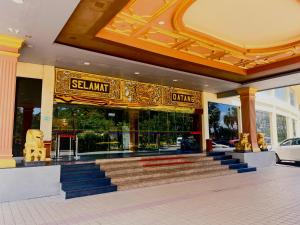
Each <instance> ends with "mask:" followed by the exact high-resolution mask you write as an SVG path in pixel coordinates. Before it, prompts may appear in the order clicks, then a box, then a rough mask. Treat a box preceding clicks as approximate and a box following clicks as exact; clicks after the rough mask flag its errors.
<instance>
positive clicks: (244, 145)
mask: <svg viewBox="0 0 300 225" xmlns="http://www.w3.org/2000/svg"><path fill="white" fill-rule="evenodd" d="M248 136H249V134H248V133H241V134H240V141H239V142H238V143H237V144H236V145H235V150H236V151H237V152H248V151H251V144H250V143H249V140H248Z"/></svg>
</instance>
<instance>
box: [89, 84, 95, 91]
mask: <svg viewBox="0 0 300 225" xmlns="http://www.w3.org/2000/svg"><path fill="white" fill-rule="evenodd" d="M89 90H91V91H93V90H94V83H93V82H91V83H90V87H89Z"/></svg>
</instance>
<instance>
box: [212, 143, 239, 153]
mask: <svg viewBox="0 0 300 225" xmlns="http://www.w3.org/2000/svg"><path fill="white" fill-rule="evenodd" d="M212 150H213V151H214V152H225V151H233V150H234V148H233V147H230V146H228V145H223V144H217V143H216V142H212Z"/></svg>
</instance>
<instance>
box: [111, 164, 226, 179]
mask: <svg viewBox="0 0 300 225" xmlns="http://www.w3.org/2000/svg"><path fill="white" fill-rule="evenodd" d="M215 165H220V162H219V161H213V160H209V161H198V162H194V163H191V164H178V165H168V166H160V167H133V168H129V169H125V170H124V169H121V170H113V171H111V170H106V171H105V172H106V174H107V176H110V177H122V176H126V175H128V174H133V173H134V174H137V173H140V174H143V173H148V172H156V171H161V170H170V171H177V170H184V169H188V168H195V167H197V168H203V167H204V168H207V167H211V166H215Z"/></svg>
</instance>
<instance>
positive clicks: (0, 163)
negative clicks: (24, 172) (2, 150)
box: [0, 159, 16, 169]
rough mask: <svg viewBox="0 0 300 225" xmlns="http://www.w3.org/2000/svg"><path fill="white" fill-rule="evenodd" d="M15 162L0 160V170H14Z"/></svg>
mask: <svg viewBox="0 0 300 225" xmlns="http://www.w3.org/2000/svg"><path fill="white" fill-rule="evenodd" d="M14 167H16V161H15V160H14V159H0V168H1V169H3V168H14Z"/></svg>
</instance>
